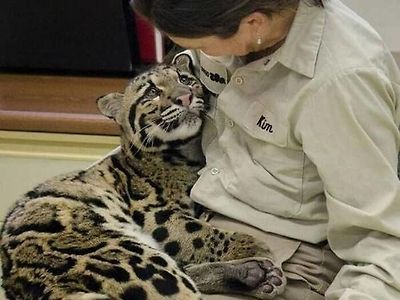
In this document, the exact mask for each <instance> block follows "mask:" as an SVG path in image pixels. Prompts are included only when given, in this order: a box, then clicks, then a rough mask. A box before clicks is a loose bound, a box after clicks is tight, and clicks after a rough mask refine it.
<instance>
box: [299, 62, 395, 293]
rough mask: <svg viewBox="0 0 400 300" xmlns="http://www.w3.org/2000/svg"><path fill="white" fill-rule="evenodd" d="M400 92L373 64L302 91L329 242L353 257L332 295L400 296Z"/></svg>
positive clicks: (303, 126) (305, 134)
mask: <svg viewBox="0 0 400 300" xmlns="http://www.w3.org/2000/svg"><path fill="white" fill-rule="evenodd" d="M399 95H400V87H399V85H396V84H394V83H393V82H390V80H388V79H387V77H386V76H385V75H384V74H383V73H381V72H380V71H378V70H376V69H373V68H365V69H359V70H351V71H349V72H342V73H341V74H338V75H336V76H335V77H334V78H331V79H330V80H327V81H326V82H324V83H321V82H320V86H318V87H316V88H315V89H314V92H312V93H311V92H310V93H309V94H308V95H307V93H305V94H304V96H305V98H307V100H305V101H306V102H305V104H304V111H303V112H302V114H301V115H302V117H301V121H300V122H299V124H300V125H299V129H298V133H299V139H300V140H301V142H302V144H303V149H304V152H305V153H306V155H307V156H308V157H309V158H310V159H311V161H312V162H313V163H314V164H315V165H316V167H317V169H318V173H319V175H320V176H321V178H322V180H323V183H324V192H325V195H326V204H327V210H328V229H327V230H328V232H327V236H328V241H329V244H330V246H331V249H332V250H333V251H334V252H335V253H336V255H337V256H338V257H340V258H341V259H343V260H344V261H346V262H347V263H346V264H345V265H344V266H343V268H342V269H341V270H340V272H339V274H338V275H337V276H336V278H335V280H334V282H333V284H332V285H331V287H330V288H329V289H328V291H327V293H326V299H327V300H334V299H335V300H336V299H340V300H361V299H362V300H368V299H370V300H372V299H374V300H382V299H385V300H398V299H400V239H399V237H400V188H399V187H400V186H399V179H398V177H397V161H398V150H399V130H398V125H399V120H398V115H399V112H398V110H399V107H398V104H399V103H398V101H399V100H400V99H398V98H399Z"/></svg>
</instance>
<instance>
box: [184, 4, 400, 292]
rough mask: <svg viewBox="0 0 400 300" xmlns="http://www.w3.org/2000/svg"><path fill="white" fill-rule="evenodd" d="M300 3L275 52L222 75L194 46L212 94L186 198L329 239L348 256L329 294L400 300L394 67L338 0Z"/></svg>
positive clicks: (290, 233) (298, 234) (272, 228)
mask: <svg viewBox="0 0 400 300" xmlns="http://www.w3.org/2000/svg"><path fill="white" fill-rule="evenodd" d="M300 2H301V3H300V6H299V8H298V11H297V15H296V17H295V20H294V23H293V25H292V28H291V30H290V32H289V35H288V37H287V39H286V42H285V44H284V45H283V46H282V47H281V49H280V50H279V51H277V52H276V53H275V54H274V55H273V56H272V57H269V58H262V59H259V60H257V61H254V62H252V63H250V64H248V65H245V66H241V67H238V68H236V69H235V70H233V72H229V68H227V67H226V66H225V65H224V64H223V63H222V62H223V61H224V60H220V61H222V62H220V61H218V60H215V59H214V60H213V59H210V57H207V56H205V55H204V54H201V53H199V52H197V51H191V52H190V55H191V56H192V58H193V59H194V60H195V61H196V63H197V66H198V67H199V68H198V71H199V75H200V77H201V79H202V81H203V83H204V84H205V85H206V86H207V87H208V88H209V89H210V90H211V91H212V92H214V93H215V94H218V97H217V98H216V97H213V99H212V101H211V102H212V103H211V109H210V111H209V113H208V116H209V118H208V119H207V122H206V125H205V128H204V138H203V150H204V153H205V155H206V158H207V166H206V167H205V168H204V169H202V170H201V171H200V178H199V180H198V182H197V183H196V185H195V186H194V188H193V190H192V197H193V199H194V200H195V201H197V202H199V203H201V204H203V205H205V206H206V207H209V208H211V209H213V210H215V211H217V212H219V213H221V214H224V215H226V216H229V217H232V218H234V219H237V220H240V221H242V222H245V223H248V224H250V225H253V226H255V227H258V228H260V229H262V230H264V231H268V232H273V233H276V234H279V235H284V236H287V237H292V238H295V239H300V240H304V241H308V242H312V243H317V242H320V241H323V240H326V239H327V240H328V241H329V244H330V246H331V248H332V250H333V251H334V252H335V253H336V254H337V255H338V256H339V257H341V258H342V259H343V260H345V261H348V262H349V263H348V264H347V265H345V266H344V267H343V268H342V270H341V271H340V273H339V274H338V276H337V278H336V280H335V281H334V283H333V284H332V286H331V288H330V289H329V290H328V292H327V296H326V299H329V300H332V299H341V300H355V299H357V300H358V299H363V300H365V299H376V300H382V299H393V300H399V299H400V292H399V291H400V184H399V179H398V177H397V162H398V152H399V145H400V135H399V130H398V127H399V123H400V107H399V104H400V73H399V70H398V67H397V65H396V63H395V61H394V59H393V58H392V56H391V55H390V52H389V51H388V49H387V48H386V47H385V45H384V43H383V42H382V40H381V38H380V37H379V36H378V34H377V33H376V32H375V31H374V30H373V29H372V28H371V27H370V26H369V25H368V24H367V23H366V22H365V21H364V20H362V19H361V18H360V17H358V16H357V15H356V14H355V13H354V12H352V11H351V10H350V9H348V8H347V7H345V6H344V5H343V4H342V3H341V2H340V1H339V0H328V1H326V5H325V8H320V7H315V6H309V5H307V3H306V1H305V0H301V1H300ZM225 61H230V60H229V59H225ZM230 73H231V74H230Z"/></svg>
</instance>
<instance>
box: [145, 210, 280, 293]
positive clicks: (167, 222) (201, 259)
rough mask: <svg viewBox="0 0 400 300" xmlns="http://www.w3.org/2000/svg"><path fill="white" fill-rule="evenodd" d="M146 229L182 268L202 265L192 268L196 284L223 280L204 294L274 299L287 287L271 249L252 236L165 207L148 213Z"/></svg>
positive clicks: (205, 284) (216, 282)
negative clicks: (217, 226) (215, 293)
mask: <svg viewBox="0 0 400 300" xmlns="http://www.w3.org/2000/svg"><path fill="white" fill-rule="evenodd" d="M144 227H145V230H146V229H147V230H150V232H151V234H152V236H153V238H155V239H156V240H157V241H158V242H159V243H160V244H161V245H162V248H163V250H164V251H165V252H166V253H168V254H169V255H170V256H172V257H173V258H174V259H175V260H176V261H177V262H178V264H180V265H181V266H185V265H189V264H202V265H200V266H198V267H196V266H192V267H191V269H188V270H192V273H190V274H189V275H190V276H191V277H192V275H193V276H194V274H197V275H196V276H195V278H197V279H198V281H197V279H195V283H196V284H200V285H202V283H204V285H203V286H207V283H208V282H209V281H207V276H211V275H212V276H215V277H216V278H220V280H215V286H219V287H218V288H217V289H215V287H214V288H212V289H214V291H213V290H212V289H211V288H210V289H211V290H207V289H203V292H207V291H208V292H209V293H213V292H223V293H227V292H235V293H242V294H246V295H252V296H256V297H258V298H259V299H270V297H272V296H271V295H275V294H279V293H280V292H281V291H282V289H283V287H284V286H285V282H286V280H285V278H284V275H283V271H282V270H281V269H280V267H278V266H277V265H275V263H274V261H273V258H272V255H271V253H270V251H269V250H268V247H267V246H266V245H264V244H263V243H261V242H260V241H258V240H256V239H255V238H254V237H252V236H250V235H248V234H244V233H238V232H229V231H226V230H221V229H217V228H215V227H213V226H212V225H211V224H209V223H207V222H204V221H201V220H198V219H195V218H193V217H191V216H189V215H185V214H183V213H182V212H181V211H178V210H175V211H174V210H172V209H165V208H164V209H160V210H156V211H155V212H154V214H153V215H151V214H146V220H145V226H144ZM254 257H257V259H255V258H254ZM241 259H244V260H241ZM217 262H224V263H217ZM213 263H216V264H213ZM202 272H204V273H202ZM222 275H223V276H222ZM230 275H232V276H230ZM221 276H222V277H221ZM203 279H204V280H206V281H202V280H203ZM229 284H234V285H237V287H238V289H237V290H234V286H231V287H229ZM239 287H241V288H240V289H239ZM217 290H218V291H217ZM266 297H267V298H266Z"/></svg>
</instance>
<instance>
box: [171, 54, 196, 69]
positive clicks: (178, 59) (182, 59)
mask: <svg viewBox="0 0 400 300" xmlns="http://www.w3.org/2000/svg"><path fill="white" fill-rule="evenodd" d="M172 63H173V64H174V65H175V66H176V67H177V68H178V70H181V71H184V72H188V73H191V74H193V62H192V58H191V57H190V56H189V55H188V54H186V53H180V54H178V55H177V56H175V57H174V60H173V61H172Z"/></svg>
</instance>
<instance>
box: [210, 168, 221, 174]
mask: <svg viewBox="0 0 400 300" xmlns="http://www.w3.org/2000/svg"><path fill="white" fill-rule="evenodd" d="M218 173H219V170H218V168H212V169H211V174H212V175H217V174H218Z"/></svg>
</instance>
